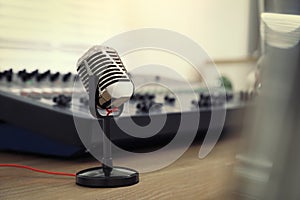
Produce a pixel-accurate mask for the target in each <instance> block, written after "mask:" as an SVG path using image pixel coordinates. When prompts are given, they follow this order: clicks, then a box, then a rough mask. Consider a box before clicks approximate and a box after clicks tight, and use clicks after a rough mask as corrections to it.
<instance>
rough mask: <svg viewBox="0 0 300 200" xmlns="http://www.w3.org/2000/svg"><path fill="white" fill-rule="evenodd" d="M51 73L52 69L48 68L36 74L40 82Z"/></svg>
mask: <svg viewBox="0 0 300 200" xmlns="http://www.w3.org/2000/svg"><path fill="white" fill-rule="evenodd" d="M50 73H51V71H50V70H47V71H46V72H44V73H38V74H37V75H36V80H37V81H38V82H40V81H42V80H44V79H46V77H47V76H49V75H50Z"/></svg>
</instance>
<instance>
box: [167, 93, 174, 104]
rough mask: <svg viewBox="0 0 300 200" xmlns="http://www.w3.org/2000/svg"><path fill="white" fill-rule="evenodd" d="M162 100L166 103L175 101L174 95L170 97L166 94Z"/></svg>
mask: <svg viewBox="0 0 300 200" xmlns="http://www.w3.org/2000/svg"><path fill="white" fill-rule="evenodd" d="M164 100H165V102H166V103H168V104H174V103H175V101H176V99H175V97H170V96H169V95H166V96H165V97H164Z"/></svg>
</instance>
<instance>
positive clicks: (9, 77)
mask: <svg viewBox="0 0 300 200" xmlns="http://www.w3.org/2000/svg"><path fill="white" fill-rule="evenodd" d="M3 76H4V77H6V81H7V82H12V79H13V70H12V69H9V70H6V71H4V72H3Z"/></svg>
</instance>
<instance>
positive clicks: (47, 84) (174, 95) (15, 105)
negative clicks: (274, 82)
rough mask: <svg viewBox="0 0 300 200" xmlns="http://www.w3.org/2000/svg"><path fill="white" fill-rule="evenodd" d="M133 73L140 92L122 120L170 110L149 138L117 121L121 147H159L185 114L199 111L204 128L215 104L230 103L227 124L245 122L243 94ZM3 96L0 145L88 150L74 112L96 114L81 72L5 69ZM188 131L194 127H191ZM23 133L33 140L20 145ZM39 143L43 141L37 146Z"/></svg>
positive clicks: (143, 119) (0, 84)
mask: <svg viewBox="0 0 300 200" xmlns="http://www.w3.org/2000/svg"><path fill="white" fill-rule="evenodd" d="M131 76H132V77H131V78H132V80H133V82H134V84H135V85H136V91H135V95H133V96H132V97H131V99H130V101H129V102H128V103H126V104H125V105H124V111H123V113H122V114H121V116H120V117H119V121H121V123H127V122H128V123H129V121H131V120H133V121H134V122H135V123H136V124H137V125H139V126H145V125H147V124H149V123H151V119H152V117H154V118H157V119H160V118H162V117H163V116H165V115H166V116H167V120H166V123H165V126H164V127H163V128H162V129H161V130H160V131H159V133H158V134H156V135H154V136H152V137H149V138H145V137H143V133H139V134H140V135H141V137H140V138H137V137H132V136H130V135H128V134H126V133H124V132H123V131H122V130H121V129H120V128H118V126H117V125H115V124H114V122H112V123H113V124H112V131H113V134H112V141H113V142H114V143H115V144H117V145H118V146H120V147H122V148H125V149H126V148H132V147H133V146H134V147H135V148H140V147H145V146H158V147H156V148H160V147H161V146H162V145H163V144H161V146H160V145H157V144H158V143H161V142H162V141H164V142H163V143H168V142H170V140H171V139H172V138H173V137H174V134H175V133H176V131H177V129H178V126H177V124H178V123H180V118H181V117H185V116H186V117H191V118H193V115H196V114H198V115H199V113H200V115H201V120H200V122H199V127H198V129H197V131H198V132H199V133H203V132H204V133H205V131H206V130H207V128H208V126H209V123H210V117H211V106H212V105H213V106H215V107H219V108H225V109H226V111H227V115H226V120H225V125H224V127H225V128H231V127H238V126H239V125H240V124H241V119H242V117H241V115H243V108H244V105H245V101H244V100H243V101H242V100H241V99H240V94H238V95H237V94H235V93H232V92H226V93H225V94H222V93H218V92H215V93H213V94H210V93H209V92H208V91H207V89H205V87H204V86H203V85H201V84H199V83H192V84H190V85H189V87H187V86H186V84H184V83H181V82H180V81H178V80H172V79H167V78H164V77H159V76H148V75H131ZM74 86H75V87H74ZM243 97H244V96H243ZM224 99H226V101H224ZM0 102H1V103H0V109H1V113H0V120H2V121H3V122H4V123H2V126H0V128H1V127H4V126H5V127H6V129H5V131H1V138H4V139H3V140H2V143H1V142H0V149H7V150H18V151H27V152H35V153H42V154H50V155H58V156H71V155H74V154H76V153H80V152H84V151H85V148H84V146H83V145H82V142H81V140H80V138H79V136H78V134H77V131H76V126H75V125H74V117H75V118H80V119H90V118H91V117H90V114H89V111H88V95H87V94H86V93H85V92H84V88H83V87H82V85H81V83H80V81H78V80H77V77H76V75H74V74H72V73H65V74H61V73H59V72H52V71H50V70H47V71H43V72H40V71H39V70H34V71H29V72H28V71H26V70H25V69H24V70H21V71H18V72H14V71H13V70H12V69H9V70H5V71H2V72H0ZM235 116H237V117H235ZM11 125H13V126H14V127H18V128H21V129H18V130H17V131H13V130H15V129H14V128H11V129H8V128H7V126H11ZM9 130H11V131H9ZM184 131H185V132H187V134H188V132H189V131H193V130H189V127H186V128H185V130H184ZM22 134H23V135H22ZM25 135H26V137H25ZM20 139H21V140H22V144H30V145H27V146H26V145H25V146H24V145H23V146H22V147H20V146H17V144H19V143H18V142H16V141H18V140H20ZM29 140H30V141H29ZM49 142H50V143H49ZM37 143H39V145H40V146H39V147H38V148H35V147H34V146H35V145H37ZM46 143H47V144H49V145H48V146H50V148H52V147H53V146H55V148H56V149H62V150H61V151H54V150H53V148H52V150H49V149H45V148H46V146H47V145H46ZM41 144H45V145H41ZM51 146H52V147H51ZM58 146H59V147H58ZM66 149H68V150H67V151H66Z"/></svg>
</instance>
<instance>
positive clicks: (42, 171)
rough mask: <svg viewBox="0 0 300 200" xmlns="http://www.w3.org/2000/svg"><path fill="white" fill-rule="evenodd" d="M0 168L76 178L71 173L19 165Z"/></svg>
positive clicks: (6, 165) (0, 165)
mask: <svg viewBox="0 0 300 200" xmlns="http://www.w3.org/2000/svg"><path fill="white" fill-rule="evenodd" d="M0 167H17V168H23V169H28V170H32V171H35V172H39V173H44V174H51V175H60V176H76V174H72V173H65V172H53V171H47V170H42V169H37V168H33V167H30V166H26V165H19V164H0Z"/></svg>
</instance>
